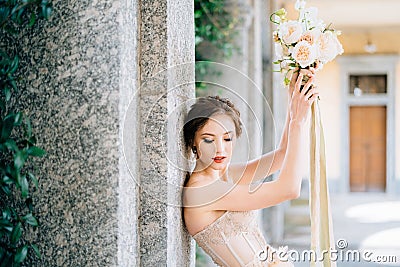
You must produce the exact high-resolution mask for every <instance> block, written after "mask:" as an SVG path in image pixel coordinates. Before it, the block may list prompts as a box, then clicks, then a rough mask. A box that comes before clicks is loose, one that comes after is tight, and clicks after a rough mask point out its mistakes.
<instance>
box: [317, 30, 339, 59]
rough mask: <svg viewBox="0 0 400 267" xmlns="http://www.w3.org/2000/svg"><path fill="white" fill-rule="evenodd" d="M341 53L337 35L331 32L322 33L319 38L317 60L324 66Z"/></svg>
mask: <svg viewBox="0 0 400 267" xmlns="http://www.w3.org/2000/svg"><path fill="white" fill-rule="evenodd" d="M342 53H343V47H342V45H341V44H340V42H339V40H338V38H337V35H336V34H335V33H333V32H331V31H326V32H324V33H323V34H322V35H321V36H320V38H319V60H320V61H321V62H322V63H323V64H325V63H327V62H329V61H331V60H333V59H334V58H335V57H336V56H337V55H341V54H342Z"/></svg>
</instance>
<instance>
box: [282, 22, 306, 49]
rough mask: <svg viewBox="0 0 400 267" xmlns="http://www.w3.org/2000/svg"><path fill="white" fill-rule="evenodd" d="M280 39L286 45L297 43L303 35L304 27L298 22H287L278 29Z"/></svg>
mask: <svg viewBox="0 0 400 267" xmlns="http://www.w3.org/2000/svg"><path fill="white" fill-rule="evenodd" d="M278 34H279V38H280V39H281V40H282V41H283V42H284V43H285V44H289V45H290V44H293V43H296V42H297V41H298V40H299V39H300V37H301V35H302V34H303V27H302V25H301V23H300V22H298V21H293V20H291V21H287V22H284V23H282V24H281V25H279V27H278Z"/></svg>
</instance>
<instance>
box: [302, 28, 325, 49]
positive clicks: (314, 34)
mask: <svg viewBox="0 0 400 267" xmlns="http://www.w3.org/2000/svg"><path fill="white" fill-rule="evenodd" d="M320 35H321V31H320V30H318V29H312V30H310V31H306V32H304V33H303V35H302V36H301V37H300V39H299V41H307V42H308V43H309V44H310V45H314V44H316V43H317V42H318V40H319V38H320Z"/></svg>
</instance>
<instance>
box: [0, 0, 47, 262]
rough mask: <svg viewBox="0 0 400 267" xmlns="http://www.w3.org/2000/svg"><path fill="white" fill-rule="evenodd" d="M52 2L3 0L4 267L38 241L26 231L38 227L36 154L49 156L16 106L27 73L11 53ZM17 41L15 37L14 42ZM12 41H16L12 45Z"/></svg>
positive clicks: (0, 205)
mask: <svg viewBox="0 0 400 267" xmlns="http://www.w3.org/2000/svg"><path fill="white" fill-rule="evenodd" d="M51 12H52V5H51V3H50V2H49V1H47V0H21V1H18V0H8V1H4V0H2V1H0V31H1V36H0V38H1V44H2V46H1V47H0V160H1V161H0V211H1V213H0V266H1V267H3V266H4V267H5V266H7V267H8V266H19V265H20V264H21V263H22V262H24V260H25V259H26V258H27V256H28V255H29V254H30V253H31V252H33V253H34V255H36V256H37V257H40V252H39V249H38V247H37V246H36V245H35V244H32V243H30V242H29V241H28V240H27V238H26V235H27V233H28V231H29V228H32V227H33V228H36V227H38V226H39V222H38V220H37V218H36V217H35V216H34V213H35V211H34V203H33V200H32V196H31V192H32V190H33V189H32V188H33V187H38V178H37V177H36V175H35V168H34V165H33V164H31V163H33V161H32V158H33V157H41V156H44V155H45V153H46V152H45V151H44V150H43V149H42V148H40V147H39V146H37V145H36V137H35V136H34V134H33V132H32V127H31V121H30V118H29V117H28V116H27V115H26V114H24V113H23V112H22V111H18V110H17V109H16V108H15V106H17V105H16V104H18V98H17V93H18V91H19V90H20V89H21V88H19V87H18V83H19V80H20V79H21V78H22V76H23V73H20V72H18V69H19V67H20V65H21V61H20V57H19V56H18V52H16V51H13V47H15V45H16V42H17V39H18V38H17V36H18V34H19V33H20V32H21V31H24V30H29V29H30V28H32V27H34V26H35V24H36V22H37V21H38V20H40V19H48V18H49V17H50V15H51ZM10 40H15V41H10ZM13 42H14V43H13Z"/></svg>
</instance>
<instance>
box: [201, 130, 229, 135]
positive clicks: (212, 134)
mask: <svg viewBox="0 0 400 267" xmlns="http://www.w3.org/2000/svg"><path fill="white" fill-rule="evenodd" d="M229 133H233V131H228V132H226V133H224V134H229ZM203 135H211V136H215V134H211V133H203V134H202V135H201V136H203Z"/></svg>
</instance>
